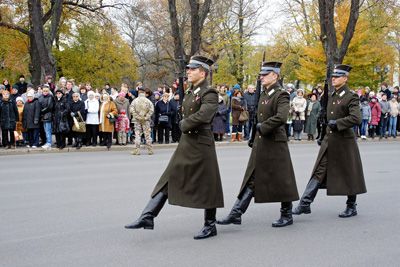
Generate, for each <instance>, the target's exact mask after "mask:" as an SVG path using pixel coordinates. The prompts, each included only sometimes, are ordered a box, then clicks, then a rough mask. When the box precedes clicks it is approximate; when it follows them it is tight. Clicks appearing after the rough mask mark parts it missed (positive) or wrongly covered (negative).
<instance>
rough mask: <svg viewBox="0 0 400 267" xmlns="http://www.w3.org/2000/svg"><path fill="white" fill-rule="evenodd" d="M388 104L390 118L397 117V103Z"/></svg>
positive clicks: (398, 108)
mask: <svg viewBox="0 0 400 267" xmlns="http://www.w3.org/2000/svg"><path fill="white" fill-rule="evenodd" d="M389 104H390V117H397V116H398V115H399V111H400V105H399V103H397V101H396V100H395V101H392V100H390V101H389Z"/></svg>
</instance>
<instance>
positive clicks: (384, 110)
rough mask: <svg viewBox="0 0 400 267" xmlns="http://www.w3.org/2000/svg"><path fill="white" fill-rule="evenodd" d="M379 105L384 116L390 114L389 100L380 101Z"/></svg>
mask: <svg viewBox="0 0 400 267" xmlns="http://www.w3.org/2000/svg"><path fill="white" fill-rule="evenodd" d="M379 105H380V106H381V112H382V115H385V114H386V113H390V104H389V102H388V101H387V100H385V101H383V100H381V101H379Z"/></svg>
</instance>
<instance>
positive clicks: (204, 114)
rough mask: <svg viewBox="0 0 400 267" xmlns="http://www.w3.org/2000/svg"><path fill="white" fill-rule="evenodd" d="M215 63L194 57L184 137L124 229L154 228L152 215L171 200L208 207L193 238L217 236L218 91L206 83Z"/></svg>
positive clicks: (182, 124) (219, 198)
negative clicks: (143, 204)
mask: <svg viewBox="0 0 400 267" xmlns="http://www.w3.org/2000/svg"><path fill="white" fill-rule="evenodd" d="M212 64H214V61H213V60H211V59H209V58H207V57H204V56H193V57H192V58H191V59H190V62H189V65H187V66H186V68H187V69H188V71H187V74H188V81H189V82H190V83H191V84H192V85H191V87H190V88H189V89H188V90H187V91H186V92H185V96H184V99H183V104H182V113H183V114H182V116H183V120H182V121H181V122H180V127H181V130H182V133H183V134H182V137H181V139H180V142H179V144H178V147H177V149H176V151H175V153H174V155H173V156H172V158H171V160H170V162H169V165H168V167H167V169H166V170H165V171H164V173H163V175H162V176H161V178H160V180H159V181H158V183H157V185H156V187H155V189H154V191H153V193H152V194H151V197H152V198H151V199H150V202H149V203H148V204H147V206H146V208H145V209H144V211H143V213H142V215H141V216H140V218H139V219H138V220H137V221H135V222H133V223H131V224H128V225H126V226H125V228H128V229H138V228H144V229H153V227H154V223H153V218H154V217H156V216H157V215H158V213H159V212H160V210H161V209H162V207H163V206H164V203H165V202H166V200H167V199H168V202H169V204H172V205H178V206H183V207H189V208H198V209H205V212H204V213H205V214H204V217H205V218H204V220H205V222H204V227H203V228H202V229H201V231H200V232H199V233H197V234H196V235H195V236H194V239H202V238H207V237H211V236H215V235H217V229H216V226H215V222H216V219H215V215H216V208H220V207H223V206H224V203H223V195H222V185H221V178H220V173H219V168H218V162H217V154H216V151H215V143H214V136H213V132H212V129H211V125H212V123H213V119H214V115H215V112H216V111H217V108H218V93H217V92H216V91H215V90H214V89H212V88H211V87H209V86H208V82H207V76H208V73H209V70H210V67H211V65H212Z"/></svg>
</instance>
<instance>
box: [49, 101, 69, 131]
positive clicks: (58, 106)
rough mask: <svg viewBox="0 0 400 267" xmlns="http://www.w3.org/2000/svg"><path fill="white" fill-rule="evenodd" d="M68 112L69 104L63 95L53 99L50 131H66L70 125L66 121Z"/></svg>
mask: <svg viewBox="0 0 400 267" xmlns="http://www.w3.org/2000/svg"><path fill="white" fill-rule="evenodd" d="M69 113H70V105H69V103H68V100H67V98H66V97H65V96H62V97H61V98H60V99H57V98H56V99H55V101H54V112H53V123H52V130H51V132H52V133H68V132H69V131H70V126H69V123H68V117H69V116H70V115H69Z"/></svg>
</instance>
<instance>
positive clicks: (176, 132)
mask: <svg viewBox="0 0 400 267" xmlns="http://www.w3.org/2000/svg"><path fill="white" fill-rule="evenodd" d="M170 103H171V105H172V106H173V107H174V110H175V114H174V115H173V116H172V126H171V136H172V143H176V142H179V140H180V139H181V135H182V131H181V129H179V121H180V120H181V118H182V117H181V115H180V114H179V112H180V108H179V90H178V91H175V94H174V98H173V99H171V100H170Z"/></svg>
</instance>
